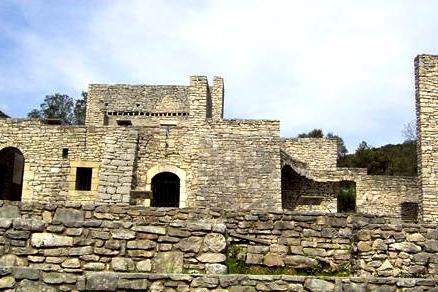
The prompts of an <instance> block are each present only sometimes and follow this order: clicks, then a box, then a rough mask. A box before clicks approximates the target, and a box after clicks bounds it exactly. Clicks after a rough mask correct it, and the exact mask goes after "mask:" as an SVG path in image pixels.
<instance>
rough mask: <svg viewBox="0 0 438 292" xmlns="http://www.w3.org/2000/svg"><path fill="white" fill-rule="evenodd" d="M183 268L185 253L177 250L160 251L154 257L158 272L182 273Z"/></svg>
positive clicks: (155, 268)
mask: <svg viewBox="0 0 438 292" xmlns="http://www.w3.org/2000/svg"><path fill="white" fill-rule="evenodd" d="M182 269H183V253H182V252H177V251H169V252H160V253H158V254H157V256H156V257H155V258H154V271H155V272H156V273H171V274H172V273H181V272H182Z"/></svg>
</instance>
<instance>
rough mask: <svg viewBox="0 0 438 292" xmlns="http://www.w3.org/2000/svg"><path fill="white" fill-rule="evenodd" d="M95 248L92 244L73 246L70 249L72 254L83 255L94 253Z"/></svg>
mask: <svg viewBox="0 0 438 292" xmlns="http://www.w3.org/2000/svg"><path fill="white" fill-rule="evenodd" d="M92 253H93V248H92V247H91V246H83V247H73V248H71V249H70V251H69V255H70V256H81V255H87V254H92Z"/></svg>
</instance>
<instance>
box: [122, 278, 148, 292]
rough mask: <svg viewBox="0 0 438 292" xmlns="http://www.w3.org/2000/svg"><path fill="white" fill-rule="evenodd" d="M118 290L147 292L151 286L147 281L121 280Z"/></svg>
mask: <svg viewBox="0 0 438 292" xmlns="http://www.w3.org/2000/svg"><path fill="white" fill-rule="evenodd" d="M117 286H118V289H127V290H141V291H146V289H147V288H148V286H149V281H148V280H147V279H119V281H118V285H117Z"/></svg>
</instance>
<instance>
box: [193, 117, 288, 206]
mask: <svg viewBox="0 0 438 292" xmlns="http://www.w3.org/2000/svg"><path fill="white" fill-rule="evenodd" d="M197 131H198V134H199V139H200V142H199V146H200V148H199V158H198V159H199V169H198V182H197V183H198V188H197V189H198V196H197V203H196V205H197V206H200V207H209V206H212V205H214V206H216V207H223V208H228V207H229V206H235V207H236V208H245V209H253V208H262V209H267V210H268V209H269V210H273V209H274V210H279V209H281V177H280V174H281V170H280V146H279V133H280V129H279V122H278V121H265V120H258V121H250V120H223V121H222V122H217V123H208V124H207V125H206V127H205V128H203V127H199V128H198V129H197Z"/></svg>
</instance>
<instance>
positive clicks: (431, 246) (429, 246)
mask: <svg viewBox="0 0 438 292" xmlns="http://www.w3.org/2000/svg"><path fill="white" fill-rule="evenodd" d="M424 248H425V250H426V251H427V252H438V240H435V239H431V240H427V241H426V242H425V243H424Z"/></svg>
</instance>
